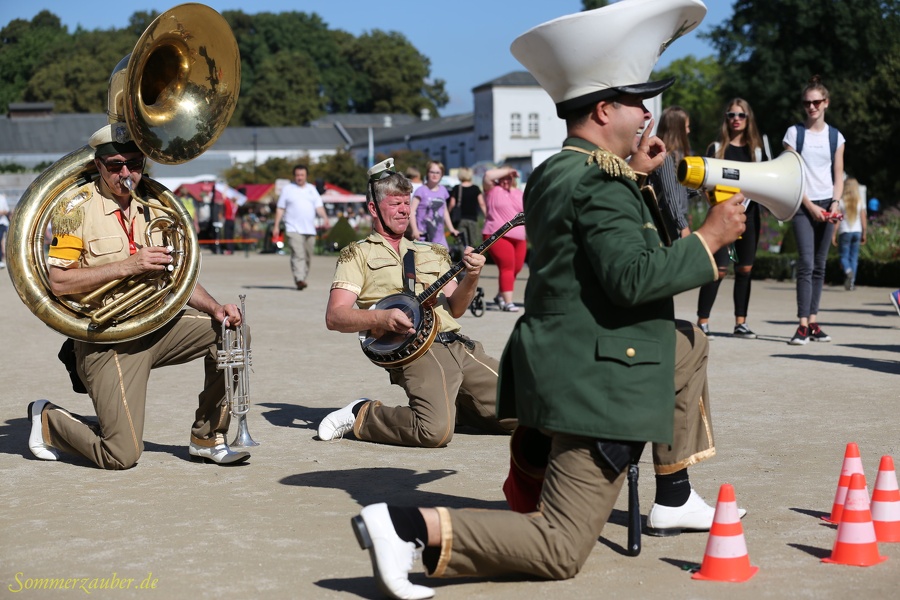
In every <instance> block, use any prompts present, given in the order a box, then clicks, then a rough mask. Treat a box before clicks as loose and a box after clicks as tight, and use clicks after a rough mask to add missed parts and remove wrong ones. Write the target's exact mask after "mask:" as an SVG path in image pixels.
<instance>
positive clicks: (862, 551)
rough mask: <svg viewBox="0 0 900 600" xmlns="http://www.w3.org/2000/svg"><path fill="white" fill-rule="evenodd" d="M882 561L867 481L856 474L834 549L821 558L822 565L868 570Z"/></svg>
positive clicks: (853, 477) (852, 479) (851, 478)
mask: <svg viewBox="0 0 900 600" xmlns="http://www.w3.org/2000/svg"><path fill="white" fill-rule="evenodd" d="M885 560H887V557H886V556H879V555H878V542H877V541H876V539H875V525H874V524H873V523H872V512H871V511H870V510H869V492H868V490H866V479H865V477H863V476H862V475H860V474H859V473H854V474H853V475H852V476H851V477H850V487H849V489H848V490H847V499H846V502H844V510H843V513H842V514H841V522H840V523H839V524H838V529H837V539H836V540H835V541H834V548H832V549H831V556H830V557H828V558H823V559H822V562H827V563H835V564H839V565H854V566H857V567H869V566H872V565H877V564H878V563H880V562H883V561H885Z"/></svg>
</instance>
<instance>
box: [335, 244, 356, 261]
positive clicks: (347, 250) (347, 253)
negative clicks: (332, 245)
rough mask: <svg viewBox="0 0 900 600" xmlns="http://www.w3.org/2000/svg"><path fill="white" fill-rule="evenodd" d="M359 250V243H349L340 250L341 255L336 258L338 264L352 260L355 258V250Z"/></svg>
mask: <svg viewBox="0 0 900 600" xmlns="http://www.w3.org/2000/svg"><path fill="white" fill-rule="evenodd" d="M357 248H359V242H350V243H349V244H347V245H346V246H344V248H343V249H342V250H341V254H340V255H339V256H338V262H339V263H346V262H350V261H351V260H353V257H354V256H356V250H357Z"/></svg>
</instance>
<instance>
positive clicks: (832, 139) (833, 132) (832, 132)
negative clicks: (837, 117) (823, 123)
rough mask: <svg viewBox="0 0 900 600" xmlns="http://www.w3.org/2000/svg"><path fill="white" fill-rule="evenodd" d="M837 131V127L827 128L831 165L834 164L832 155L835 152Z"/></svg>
mask: <svg viewBox="0 0 900 600" xmlns="http://www.w3.org/2000/svg"><path fill="white" fill-rule="evenodd" d="M837 142H838V130H837V127H832V126H831V125H829V126H828V145H829V146H830V147H831V164H834V154H835V152H837Z"/></svg>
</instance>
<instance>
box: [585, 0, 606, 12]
mask: <svg viewBox="0 0 900 600" xmlns="http://www.w3.org/2000/svg"><path fill="white" fill-rule="evenodd" d="M608 4H609V0H581V10H594V9H595V8H603V7H604V6H606V5H608Z"/></svg>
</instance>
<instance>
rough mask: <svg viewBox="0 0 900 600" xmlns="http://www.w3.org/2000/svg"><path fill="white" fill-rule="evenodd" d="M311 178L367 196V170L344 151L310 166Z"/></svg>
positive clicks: (323, 158) (325, 157) (322, 158)
mask: <svg viewBox="0 0 900 600" xmlns="http://www.w3.org/2000/svg"><path fill="white" fill-rule="evenodd" d="M309 170H310V177H311V179H313V180H314V181H318V180H320V179H321V180H322V181H327V182H328V183H333V184H334V185H337V186H340V187H342V188H344V189H345V190H349V191H351V192H353V193H354V194H365V193H366V184H367V183H368V177H366V168H365V167H363V166H361V165H359V164H357V162H356V159H355V158H353V155H352V154H350V153H349V152H346V151H344V150H338V151H337V152H336V153H335V154H331V155H328V156H323V157H321V158H320V159H319V160H318V161H317V162H316V163H314V164H311V165H310V166H309Z"/></svg>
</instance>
